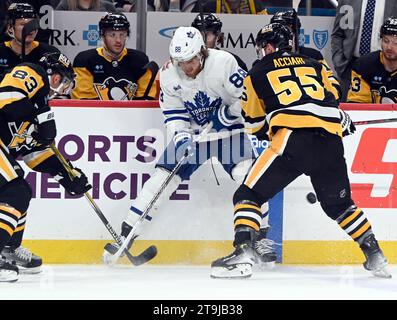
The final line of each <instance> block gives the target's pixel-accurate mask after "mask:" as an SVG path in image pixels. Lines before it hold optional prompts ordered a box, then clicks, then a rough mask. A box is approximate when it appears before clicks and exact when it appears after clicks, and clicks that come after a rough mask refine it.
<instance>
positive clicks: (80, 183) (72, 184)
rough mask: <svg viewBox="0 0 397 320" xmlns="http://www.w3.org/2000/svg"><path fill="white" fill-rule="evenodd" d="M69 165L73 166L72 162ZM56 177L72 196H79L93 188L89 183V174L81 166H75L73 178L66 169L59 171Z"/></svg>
mask: <svg viewBox="0 0 397 320" xmlns="http://www.w3.org/2000/svg"><path fill="white" fill-rule="evenodd" d="M69 165H70V167H71V168H73V167H72V165H71V164H70V163H69ZM54 178H55V180H57V181H58V182H59V183H60V184H61V185H62V187H64V188H65V190H66V191H67V192H68V193H69V194H71V195H72V196H79V195H81V194H84V193H86V192H87V191H88V190H90V189H91V188H92V186H91V185H90V184H89V183H88V179H87V176H86V175H85V174H84V173H83V171H81V169H79V168H73V179H70V177H69V174H68V173H67V172H66V170H65V171H62V172H60V173H58V174H57V175H56V176H55V177H54Z"/></svg>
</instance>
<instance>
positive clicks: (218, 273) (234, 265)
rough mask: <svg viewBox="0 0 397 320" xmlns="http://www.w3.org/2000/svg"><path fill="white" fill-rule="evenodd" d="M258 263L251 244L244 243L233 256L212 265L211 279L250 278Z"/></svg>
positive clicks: (216, 261)
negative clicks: (254, 266) (253, 268)
mask: <svg viewBox="0 0 397 320" xmlns="http://www.w3.org/2000/svg"><path fill="white" fill-rule="evenodd" d="M255 263H256V258H255V252H254V250H253V248H252V247H251V245H250V244H249V243H242V244H240V245H238V246H237V247H236V249H235V250H234V251H233V253H232V254H230V255H228V256H226V257H224V258H220V259H218V260H215V261H214V262H212V264H211V278H229V279H230V278H248V277H250V276H251V275H252V266H253V265H254V264H255Z"/></svg>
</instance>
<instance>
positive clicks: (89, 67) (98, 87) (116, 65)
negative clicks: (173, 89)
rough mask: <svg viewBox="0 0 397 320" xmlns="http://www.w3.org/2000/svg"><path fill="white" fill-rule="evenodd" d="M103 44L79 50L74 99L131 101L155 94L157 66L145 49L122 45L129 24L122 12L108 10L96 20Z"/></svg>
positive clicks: (75, 67) (75, 60) (76, 63)
mask: <svg viewBox="0 0 397 320" xmlns="http://www.w3.org/2000/svg"><path fill="white" fill-rule="evenodd" d="M99 31H100V34H101V37H102V41H103V46H102V47H99V48H96V49H90V50H86V51H83V52H80V53H79V54H78V55H77V56H76V58H75V59H74V62H73V67H74V70H75V72H76V74H77V78H76V82H77V83H76V88H75V89H74V90H73V93H72V98H74V99H99V100H133V99H148V100H152V99H155V98H156V97H157V88H156V85H155V77H156V74H157V71H158V65H157V64H156V63H155V62H153V61H152V62H149V59H148V57H147V56H146V54H145V53H144V52H141V51H138V50H134V49H127V48H126V47H125V44H126V41H127V38H128V36H129V35H130V23H129V22H128V20H127V18H126V17H125V16H124V15H123V14H116V13H108V14H106V15H105V16H104V17H102V18H101V20H100V21H99Z"/></svg>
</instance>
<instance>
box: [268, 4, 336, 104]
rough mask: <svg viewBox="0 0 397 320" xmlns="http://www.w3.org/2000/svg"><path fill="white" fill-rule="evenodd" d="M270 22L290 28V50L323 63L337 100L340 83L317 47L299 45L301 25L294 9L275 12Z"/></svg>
mask: <svg viewBox="0 0 397 320" xmlns="http://www.w3.org/2000/svg"><path fill="white" fill-rule="evenodd" d="M270 22H271V23H281V24H284V25H286V26H287V27H288V28H290V30H291V31H292V33H293V38H294V43H293V47H292V52H296V53H299V54H301V55H304V56H307V57H310V58H313V59H315V60H317V61H318V62H320V63H322V64H323V65H324V67H325V70H326V71H327V75H328V79H329V81H330V82H331V84H332V86H333V88H334V89H333V93H334V96H335V98H336V99H337V100H339V99H340V96H341V88H340V84H339V82H338V80H337V79H336V77H335V76H334V73H333V72H332V69H331V68H330V66H329V65H328V63H327V61H326V60H325V59H324V57H323V55H322V53H321V52H320V51H318V50H317V49H314V48H309V47H304V46H300V45H299V30H300V28H301V26H302V25H301V21H300V19H299V17H298V14H297V12H296V11H295V9H291V10H286V11H279V12H276V13H275V14H274V16H273V17H272V18H271V19H270Z"/></svg>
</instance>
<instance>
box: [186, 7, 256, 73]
mask: <svg viewBox="0 0 397 320" xmlns="http://www.w3.org/2000/svg"><path fill="white" fill-rule="evenodd" d="M222 25H223V24H222V21H221V20H220V19H219V18H218V17H217V16H216V15H214V14H213V13H204V14H203V15H202V16H201V14H200V13H199V14H198V15H197V16H196V18H195V19H194V20H193V22H192V27H195V28H196V29H198V30H200V32H201V34H202V36H203V39H204V41H205V45H206V46H207V48H209V49H217V50H219V48H218V47H217V45H219V44H221V43H222V42H223V32H222ZM230 53H231V52H230ZM231 54H232V55H233V56H234V58H235V59H236V60H237V63H238V65H239V67H240V68H241V69H243V70H244V71H248V68H247V65H246V64H245V62H244V61H243V60H241V58H240V57H239V56H237V55H236V54H233V53H231Z"/></svg>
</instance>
